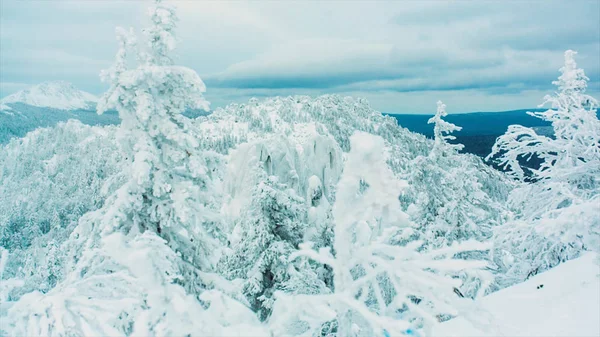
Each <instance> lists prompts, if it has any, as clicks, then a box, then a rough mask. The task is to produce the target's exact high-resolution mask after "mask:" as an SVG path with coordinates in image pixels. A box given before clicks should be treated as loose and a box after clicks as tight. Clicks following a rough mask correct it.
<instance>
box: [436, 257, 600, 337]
mask: <svg viewBox="0 0 600 337" xmlns="http://www.w3.org/2000/svg"><path fill="white" fill-rule="evenodd" d="M479 309H480V312H479V313H480V314H482V316H483V319H481V320H480V319H478V321H479V323H476V324H473V323H471V322H469V321H468V320H466V319H464V318H462V317H458V318H456V319H453V320H450V321H448V322H445V323H443V324H441V325H439V326H438V327H437V329H436V330H435V333H434V336H440V337H441V336H444V337H450V336H457V337H458V336H460V337H467V336H478V337H482V336H490V337H491V336H600V265H599V264H598V255H597V254H595V253H588V254H586V255H584V256H582V257H580V258H578V259H575V260H571V261H568V262H565V263H563V264H561V265H559V266H557V267H555V268H553V269H550V270H548V271H547V272H544V273H542V274H538V275H536V276H534V277H532V278H530V279H529V280H527V281H525V282H523V283H519V284H517V285H515V286H512V287H509V288H506V289H503V290H500V291H498V292H495V293H492V294H490V295H489V296H486V297H484V298H482V299H481V300H480V302H479Z"/></svg>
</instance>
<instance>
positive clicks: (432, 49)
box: [0, 0, 600, 113]
mask: <svg viewBox="0 0 600 337" xmlns="http://www.w3.org/2000/svg"><path fill="white" fill-rule="evenodd" d="M175 3H176V5H177V6H178V8H179V9H180V11H179V16H180V23H179V37H180V39H181V44H180V45H179V48H178V49H177V63H179V64H182V65H186V66H188V67H190V68H193V69H194V70H196V71H197V72H198V73H199V74H200V75H201V77H202V78H203V79H204V80H205V82H206V84H207V86H208V92H207V94H206V96H207V98H208V99H209V100H210V101H211V102H212V106H213V107H217V106H221V105H224V104H226V103H228V102H232V101H236V102H242V101H247V100H248V98H249V97H252V96H255V97H262V96H273V95H290V94H308V95H319V94H324V93H337V94H343V95H352V96H360V97H366V98H367V99H369V101H370V102H371V104H372V105H373V107H374V108H376V109H378V110H381V111H384V112H398V113H432V112H433V111H434V109H435V102H436V101H437V100H438V99H442V100H444V101H445V102H446V103H447V105H448V110H449V112H468V111H500V110H510V109H519V108H532V107H535V106H536V105H537V104H538V103H540V102H541V100H542V97H543V95H544V94H546V93H549V92H551V91H552V89H553V88H552V85H551V81H552V80H553V79H555V78H556V77H557V75H558V68H560V67H561V64H562V58H563V52H564V50H566V49H574V50H577V51H578V52H579V55H578V58H577V60H578V63H579V65H580V66H581V67H582V68H584V69H585V70H586V74H587V75H588V77H590V79H591V83H590V92H591V93H592V94H593V95H595V96H596V97H598V98H600V95H598V92H600V1H599V0H590V1H588V0H570V1H567V0H565V1H552V0H542V1H516V0H512V1H511V0H503V1H500V0H498V1H474V0H473V1H471V0H463V1H453V2H451V1H401V0H396V1H389V2H388V1H368V2H367V1H364V2H362V1H355V0H353V1H341V0H337V1H314V0H303V1H249V2H244V1H201V0H198V1H191V0H190V1H176V2H175ZM147 6H148V2H144V1H112V0H79V1H53V0H43V1H32V0H27V1H24V0H1V1H0V97H3V96H5V95H8V94H10V93H12V92H14V91H17V90H20V89H23V88H25V87H27V86H29V85H31V84H36V83H39V82H43V81H51V80H66V81H70V82H72V83H74V84H75V85H76V86H77V87H79V88H81V89H83V90H86V91H89V92H91V93H94V94H99V93H101V92H102V91H103V90H104V88H105V85H104V84H102V83H101V82H100V81H99V77H98V73H99V71H100V70H101V69H104V68H106V67H108V66H109V65H110V63H111V61H112V59H113V57H114V52H115V50H116V42H115V38H114V28H115V27H116V26H123V27H133V28H134V29H135V30H137V31H139V29H140V28H141V27H143V25H144V24H145V8H146V7H147Z"/></svg>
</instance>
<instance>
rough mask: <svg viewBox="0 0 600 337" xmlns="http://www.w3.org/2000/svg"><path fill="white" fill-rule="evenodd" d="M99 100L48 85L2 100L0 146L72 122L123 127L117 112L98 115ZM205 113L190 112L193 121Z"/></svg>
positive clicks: (64, 86) (58, 84)
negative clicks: (34, 132)
mask: <svg viewBox="0 0 600 337" xmlns="http://www.w3.org/2000/svg"><path fill="white" fill-rule="evenodd" d="M97 102H98V98H97V97H96V96H94V95H92V94H90V93H87V92H85V91H81V90H79V89H77V88H75V87H74V86H73V85H72V84H71V83H68V82H63V81H58V82H45V83H41V84H38V85H35V86H32V87H31V88H29V89H25V90H22V91H19V92H17V93H14V94H12V95H9V96H6V97H4V98H3V99H1V100H0V144H4V143H7V142H8V141H9V140H10V139H11V138H13V137H23V136H25V134H27V132H29V131H33V130H35V129H37V128H40V127H49V126H54V125H56V124H57V123H58V122H65V121H67V120H69V119H77V120H80V121H81V122H82V123H84V124H88V125H109V124H118V123H120V119H119V114H118V113H117V112H116V111H106V112H105V113H104V114H102V115H98V114H97V113H96V104H97ZM206 114H207V113H206V112H204V111H196V110H194V111H187V112H185V113H184V115H185V116H187V117H189V118H196V117H198V116H202V115H206Z"/></svg>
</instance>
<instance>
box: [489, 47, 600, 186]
mask: <svg viewBox="0 0 600 337" xmlns="http://www.w3.org/2000/svg"><path fill="white" fill-rule="evenodd" d="M576 54H577V53H576V52H574V51H572V50H567V51H566V52H565V65H564V66H563V67H562V68H561V69H560V72H561V75H560V76H559V78H558V80H557V81H554V82H552V83H553V84H554V85H556V86H557V87H558V92H557V93H556V94H555V95H547V96H546V97H544V102H543V103H542V104H541V105H540V107H542V106H545V105H548V104H549V105H550V109H548V110H546V111H543V112H528V114H529V115H531V116H534V117H537V118H540V119H543V120H545V121H548V122H551V123H552V128H553V130H554V137H547V136H544V135H538V134H537V133H536V132H535V130H533V129H531V128H527V127H524V126H521V125H511V126H510V127H509V128H508V131H507V132H506V133H505V134H504V135H502V136H500V137H498V139H497V141H496V143H495V144H494V147H493V149H492V152H491V153H490V155H489V156H488V157H487V158H488V159H491V158H493V157H496V156H497V157H498V161H499V162H500V163H501V164H502V165H504V166H505V167H506V168H507V169H508V172H509V173H510V174H512V175H513V176H514V177H515V178H517V179H519V180H523V179H524V176H525V172H529V173H531V174H532V175H533V177H534V178H535V179H542V180H546V183H548V182H552V183H565V184H568V185H570V186H572V187H574V188H577V189H579V190H581V191H582V192H584V193H596V192H595V191H597V190H598V186H599V184H600V179H599V178H598V177H600V121H599V120H598V115H597V110H596V108H597V107H598V101H597V100H596V99H595V98H593V97H591V96H589V95H587V94H586V93H585V91H586V88H587V81H588V80H589V78H588V77H587V76H585V73H584V71H583V69H579V68H577V63H576V62H575V59H574V56H575V55H576ZM532 155H536V156H537V157H539V158H540V159H542V160H543V162H542V164H541V166H540V168H539V169H530V168H525V167H522V166H521V165H520V164H519V161H518V159H519V158H530V157H531V156H532Z"/></svg>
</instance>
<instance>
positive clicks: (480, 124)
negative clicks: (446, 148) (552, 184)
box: [389, 109, 550, 137]
mask: <svg viewBox="0 0 600 337" xmlns="http://www.w3.org/2000/svg"><path fill="white" fill-rule="evenodd" d="M544 110H545V109H523V110H511V111H499V112H471V113H463V114H451V115H448V116H447V117H445V118H444V119H445V120H446V121H448V122H450V123H454V124H456V125H458V126H460V127H462V130H461V131H458V132H456V133H455V135H456V136H483V135H491V136H493V135H501V134H504V132H506V129H508V126H509V125H514V124H519V125H523V126H526V127H534V128H535V127H548V126H550V123H548V122H546V121H543V120H541V119H539V118H535V117H533V116H530V115H528V114H527V111H544ZM389 115H390V116H392V117H394V118H396V119H397V120H398V124H400V125H401V126H403V127H405V128H407V129H409V130H411V131H413V132H418V133H420V134H423V135H425V136H427V137H433V125H432V124H427V120H428V119H429V118H431V117H432V116H430V115H410V114H389Z"/></svg>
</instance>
